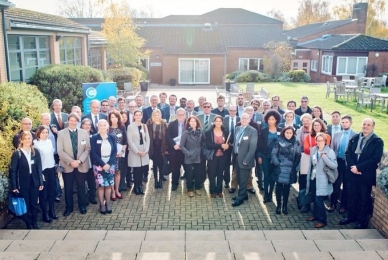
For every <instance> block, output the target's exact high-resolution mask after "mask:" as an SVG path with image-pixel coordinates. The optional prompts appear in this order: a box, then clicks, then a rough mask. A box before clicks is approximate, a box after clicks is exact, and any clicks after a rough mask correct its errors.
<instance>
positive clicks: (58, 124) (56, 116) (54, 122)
mask: <svg viewBox="0 0 388 260" xmlns="http://www.w3.org/2000/svg"><path fill="white" fill-rule="evenodd" d="M52 107H53V112H52V113H51V122H50V125H51V131H53V133H54V134H55V135H56V134H57V133H58V131H60V130H62V129H64V127H65V123H66V122H67V117H68V116H69V115H68V114H66V113H62V101H61V100H60V99H54V100H53V104H52Z"/></svg>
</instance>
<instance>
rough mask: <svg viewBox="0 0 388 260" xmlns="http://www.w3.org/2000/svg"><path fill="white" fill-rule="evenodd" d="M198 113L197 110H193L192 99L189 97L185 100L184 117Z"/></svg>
mask: <svg viewBox="0 0 388 260" xmlns="http://www.w3.org/2000/svg"><path fill="white" fill-rule="evenodd" d="M196 115H198V112H196V111H195V110H194V100H192V99H189V100H187V102H186V118H188V117H189V116H196Z"/></svg>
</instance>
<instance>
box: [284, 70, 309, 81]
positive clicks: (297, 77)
mask: <svg viewBox="0 0 388 260" xmlns="http://www.w3.org/2000/svg"><path fill="white" fill-rule="evenodd" d="M288 76H289V77H290V78H292V82H310V80H311V78H310V76H309V75H308V74H307V73H306V72H305V71H304V70H291V71H289V72H288Z"/></svg>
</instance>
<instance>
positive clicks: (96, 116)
mask: <svg viewBox="0 0 388 260" xmlns="http://www.w3.org/2000/svg"><path fill="white" fill-rule="evenodd" d="M100 107H101V104H100V101H98V100H97V99H93V100H92V101H90V113H89V114H86V115H84V116H83V117H82V120H84V119H85V118H89V119H90V120H91V121H92V129H91V132H92V134H96V133H97V132H98V121H99V120H100V119H105V120H108V116H107V115H105V114H103V113H101V112H100ZM82 120H81V121H82Z"/></svg>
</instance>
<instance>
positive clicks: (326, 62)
mask: <svg viewBox="0 0 388 260" xmlns="http://www.w3.org/2000/svg"><path fill="white" fill-rule="evenodd" d="M332 67H333V56H328V55H323V56H322V71H321V72H322V73H323V74H329V75H331V70H332Z"/></svg>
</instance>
